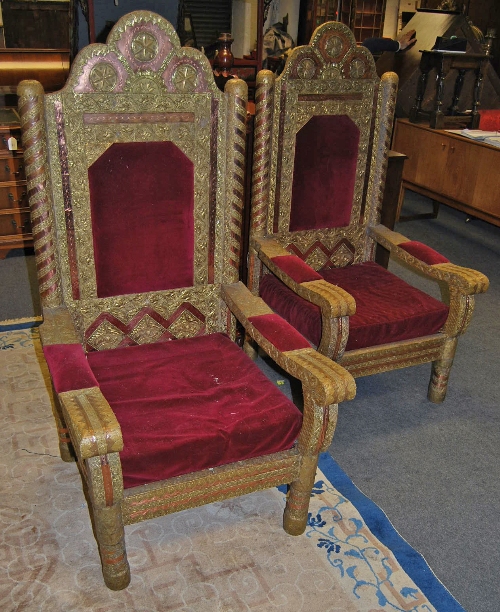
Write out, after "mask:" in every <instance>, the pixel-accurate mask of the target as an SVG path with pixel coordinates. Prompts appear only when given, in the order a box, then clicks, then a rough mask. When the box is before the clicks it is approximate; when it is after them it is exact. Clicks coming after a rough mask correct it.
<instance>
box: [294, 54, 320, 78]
mask: <svg viewBox="0 0 500 612" xmlns="http://www.w3.org/2000/svg"><path fill="white" fill-rule="evenodd" d="M315 74H316V64H315V63H314V62H313V60H312V59H309V58H306V59H303V60H302V61H301V62H300V63H299V65H298V66H297V75H298V77H299V78H300V79H312V78H313V76H314V75H315Z"/></svg>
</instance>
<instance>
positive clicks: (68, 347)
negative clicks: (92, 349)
mask: <svg viewBox="0 0 500 612" xmlns="http://www.w3.org/2000/svg"><path fill="white" fill-rule="evenodd" d="M43 354H44V356H45V360H46V361H47V365H48V366H49V371H50V376H51V377H52V382H53V383H54V389H55V390H56V393H64V391H74V390H76V389H88V388H89V387H97V386H98V383H97V380H96V378H95V376H94V375H93V373H92V370H91V369H90V366H89V364H88V361H87V358H86V356H85V353H84V352H83V348H82V346H81V344H51V345H47V346H44V347H43Z"/></svg>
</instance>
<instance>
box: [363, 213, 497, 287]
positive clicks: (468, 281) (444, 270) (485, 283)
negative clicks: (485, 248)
mask: <svg viewBox="0 0 500 612" xmlns="http://www.w3.org/2000/svg"><path fill="white" fill-rule="evenodd" d="M369 233H370V235H371V236H372V238H374V239H375V240H376V241H377V242H378V243H379V244H381V245H382V246H383V247H385V248H386V249H388V250H389V251H390V252H391V255H392V256H394V257H396V258H397V259H399V260H400V261H403V262H404V263H405V264H406V265H407V266H408V267H409V268H410V269H412V270H413V271H415V272H418V273H420V274H423V275H424V276H426V277H428V278H430V279H434V280H436V281H439V282H443V283H445V284H447V285H448V286H449V288H450V291H455V292H458V293H460V294H461V295H475V294H478V293H484V292H485V291H487V289H488V287H489V280H488V278H487V277H486V276H485V275H484V274H482V273H481V272H478V271H477V270H472V269H470V268H463V267H461V266H457V265H455V264H453V263H451V262H449V261H447V260H445V258H443V259H442V263H433V264H430V263H426V262H425V261H422V259H419V258H417V257H416V256H415V255H413V254H411V253H409V252H408V251H406V250H405V249H404V248H402V246H401V245H403V244H404V243H408V242H411V241H410V240H409V239H408V238H406V236H403V235H402V234H398V233H397V232H394V231H392V230H390V229H388V228H387V227H384V226H383V225H377V226H375V227H371V228H369ZM433 253H436V252H435V251H433Z"/></svg>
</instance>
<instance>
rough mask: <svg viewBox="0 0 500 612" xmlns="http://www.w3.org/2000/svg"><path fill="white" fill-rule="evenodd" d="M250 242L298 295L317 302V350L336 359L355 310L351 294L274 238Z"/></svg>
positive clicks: (268, 265) (275, 273) (340, 352)
mask: <svg viewBox="0 0 500 612" xmlns="http://www.w3.org/2000/svg"><path fill="white" fill-rule="evenodd" d="M253 245H254V248H255V249H256V250H257V252H258V255H259V258H260V260H261V261H262V263H263V264H264V265H265V266H266V267H267V268H268V269H269V270H270V271H271V272H272V273H273V274H274V275H275V276H277V277H278V278H279V279H280V280H281V281H282V282H283V283H284V284H285V285H287V287H289V288H290V289H291V290H292V291H294V292H295V293H296V294H297V295H299V296H300V297H302V298H304V299H305V300H307V301H308V302H311V303H312V304H316V306H319V308H320V309H321V324H322V330H323V332H322V335H321V342H320V344H319V346H318V351H319V352H320V353H321V354H322V355H326V356H327V357H330V359H334V360H335V361H337V360H338V359H340V358H341V357H342V355H343V353H344V350H345V347H346V344H347V339H348V334H349V320H348V318H347V317H350V316H352V315H353V314H354V313H355V312H356V302H355V300H354V298H353V297H352V295H351V294H350V293H348V292H347V291H345V290H344V289H342V288H341V287H338V286H336V285H332V284H331V283H329V282H327V281H325V280H324V279H323V278H322V277H321V275H320V274H318V273H317V272H316V271H315V270H313V268H311V267H310V266H308V265H307V264H306V263H305V262H304V261H303V260H302V259H300V258H299V257H297V256H296V255H291V254H290V253H289V252H288V251H286V250H285V249H284V248H283V247H282V246H280V245H279V244H278V243H277V242H276V241H275V240H272V239H260V240H259V239H255V240H254V241H253ZM295 260H296V261H295ZM294 262H295V263H294ZM290 272H291V274H293V277H292V276H291V274H290Z"/></svg>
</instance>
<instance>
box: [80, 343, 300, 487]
mask: <svg viewBox="0 0 500 612" xmlns="http://www.w3.org/2000/svg"><path fill="white" fill-rule="evenodd" d="M88 361H89V364H90V367H91V368H92V371H93V372H94V374H95V377H96V378H97V380H98V382H99V386H100V388H101V390H102V392H103V394H104V396H105V397H106V399H107V400H108V402H109V403H110V405H111V407H112V408H113V411H114V413H115V414H116V417H117V419H118V422H119V423H120V427H121V429H122V435H123V441H124V450H123V451H122V452H121V453H120V458H121V462H122V469H123V479H124V485H125V487H126V488H128V487H133V486H136V485H141V484H145V483H147V482H153V481H157V480H162V479H165V478H170V477H172V476H177V475H180V474H186V473H189V472H194V471H197V470H202V469H205V468H209V467H215V466H218V465H224V464H227V463H231V462H233V461H239V460H242V459H248V458H250V457H258V456H260V455H265V454H269V453H273V452H277V451H281V450H284V449H288V448H290V447H291V446H292V445H293V443H294V441H295V440H296V438H297V436H298V434H299V431H300V427H301V422H302V415H301V413H300V411H299V410H298V409H297V408H296V407H295V406H294V404H293V403H292V402H291V401H290V400H289V399H288V398H287V397H286V396H285V395H283V393H281V391H279V389H278V388H277V387H276V386H275V385H273V383H271V382H270V381H269V380H268V379H267V378H266V377H265V376H264V374H262V373H261V371H260V370H259V368H258V367H257V366H256V365H255V364H254V363H253V362H252V361H251V360H250V359H249V358H248V357H247V356H246V355H245V353H244V352H243V351H242V350H241V349H240V348H238V347H237V346H236V345H235V344H234V343H233V342H231V341H230V340H229V338H227V336H225V335H223V334H212V335H209V336H200V337H197V338H189V339H186V340H173V341H170V342H162V343H158V344H147V345H141V346H132V347H127V348H123V349H115V350H109V351H100V352H95V353H90V354H89V355H88Z"/></svg>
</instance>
